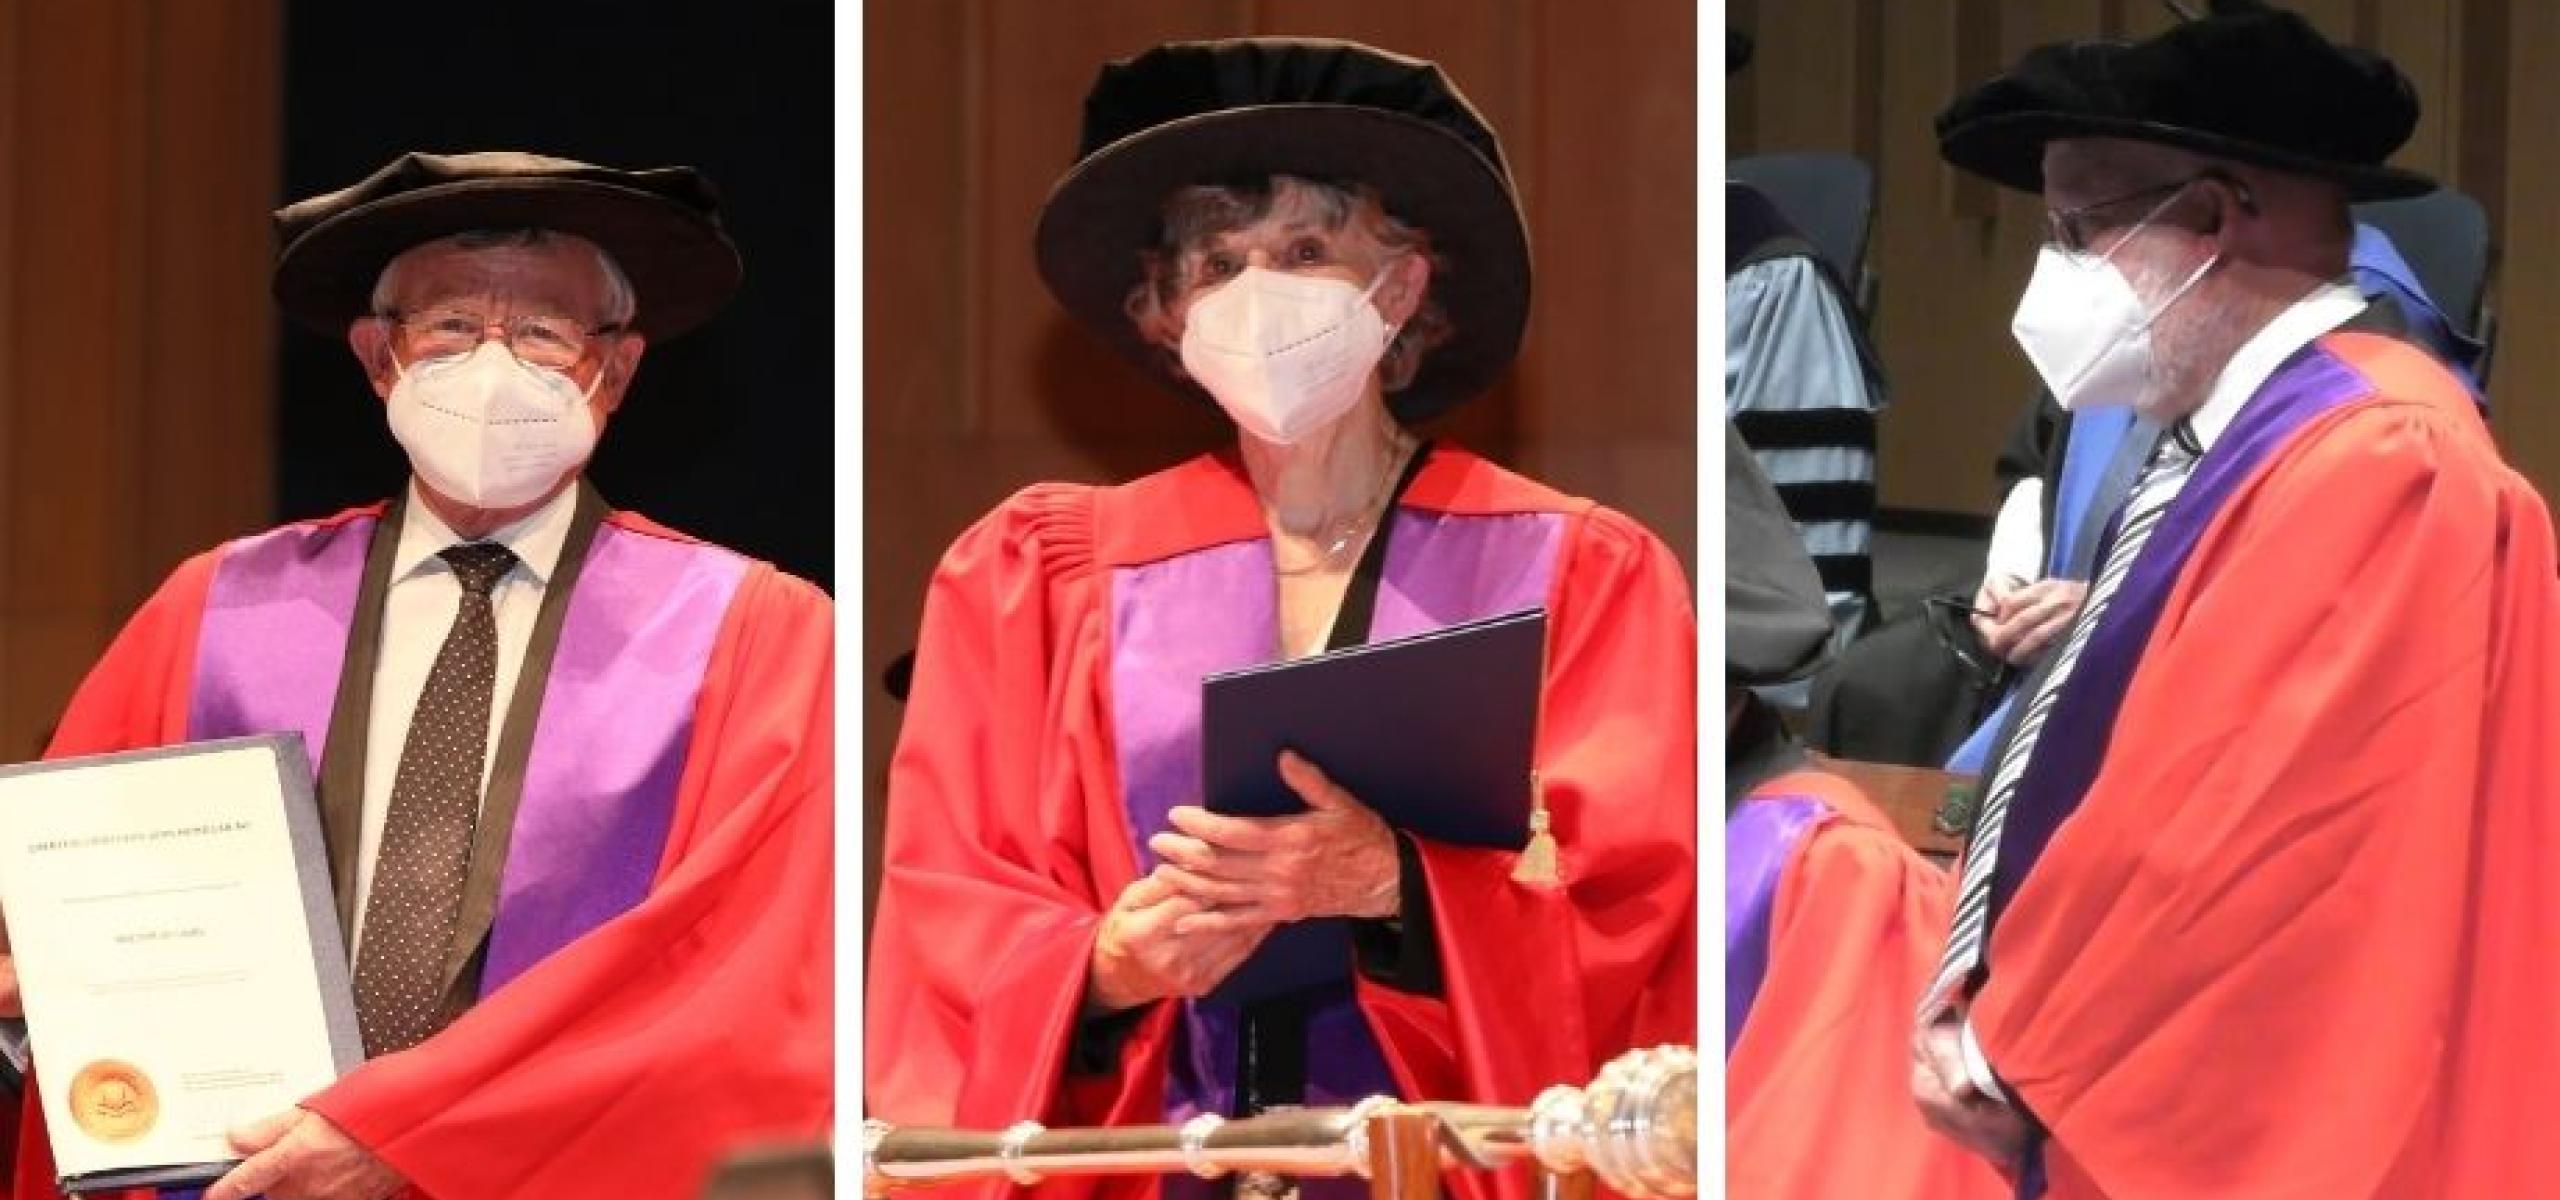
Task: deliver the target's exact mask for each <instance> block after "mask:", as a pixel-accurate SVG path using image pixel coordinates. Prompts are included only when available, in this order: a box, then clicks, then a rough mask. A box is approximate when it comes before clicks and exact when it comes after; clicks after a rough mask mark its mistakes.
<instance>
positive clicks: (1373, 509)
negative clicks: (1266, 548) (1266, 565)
mask: <svg viewBox="0 0 2560 1200" xmlns="http://www.w3.org/2000/svg"><path fill="white" fill-rule="evenodd" d="M1405 449H1406V447H1405V445H1404V441H1403V439H1402V438H1398V439H1396V440H1395V441H1394V442H1391V443H1389V445H1388V447H1387V461H1386V464H1385V466H1384V467H1383V468H1382V469H1381V470H1380V471H1379V477H1378V494H1377V495H1375V496H1372V497H1370V498H1369V503H1368V504H1367V505H1366V506H1364V507H1362V508H1361V509H1359V510H1358V511H1356V512H1354V513H1352V514H1351V515H1350V516H1348V517H1345V518H1344V519H1343V520H1342V522H1341V523H1340V524H1338V525H1336V526H1335V531H1334V535H1333V539H1332V540H1331V541H1328V542H1326V543H1325V546H1324V549H1322V550H1320V551H1317V552H1316V556H1315V557H1314V558H1313V559H1311V560H1309V561H1307V562H1303V563H1300V564H1298V565H1296V566H1293V567H1284V566H1280V565H1279V554H1278V552H1277V549H1278V548H1277V544H1276V543H1275V544H1274V552H1273V554H1272V570H1273V571H1274V572H1275V573H1277V574H1279V575H1282V576H1297V575H1306V574H1311V573H1313V572H1316V571H1320V570H1324V569H1326V568H1328V567H1332V566H1334V565H1335V564H1337V563H1339V562H1341V561H1342V557H1343V556H1344V555H1345V554H1348V553H1350V552H1351V549H1352V547H1353V546H1355V545H1358V544H1361V542H1362V540H1363V539H1362V535H1364V534H1366V533H1368V532H1369V530H1371V529H1372V528H1374V527H1376V525H1377V523H1378V520H1379V518H1380V517H1383V516H1385V515H1386V504H1387V495H1388V493H1390V492H1392V491H1394V490H1395V486H1396V476H1397V475H1399V474H1401V473H1402V472H1401V471H1400V470H1399V469H1398V468H1399V467H1400V466H1401V465H1402V463H1403V459H1404V455H1405Z"/></svg>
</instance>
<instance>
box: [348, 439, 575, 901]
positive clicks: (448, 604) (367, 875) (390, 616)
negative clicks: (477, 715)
mask: <svg viewBox="0 0 2560 1200" xmlns="http://www.w3.org/2000/svg"><path fill="white" fill-rule="evenodd" d="M577 506H578V489H577V487H576V486H574V485H572V486H570V487H565V488H562V489H560V494H559V495H557V496H554V497H552V498H551V499H550V500H549V501H547V502H545V503H544V504H543V506H542V507H541V508H538V509H536V510H534V511H533V512H532V513H530V514H528V515H526V516H524V517H522V518H520V519H518V520H517V521H516V522H515V523H513V524H511V525H507V526H505V527H503V528H501V529H499V530H498V531H497V532H495V533H492V534H490V535H489V536H488V537H487V538H486V539H483V540H486V541H491V542H499V543H503V544H504V545H505V546H506V547H507V549H509V550H512V551H514V552H515V556H516V563H515V565H514V566H512V567H509V568H507V573H506V574H505V575H502V576H500V577H499V578H498V583H497V586H496V587H495V588H494V589H492V590H491V592H490V593H489V601H490V606H491V607H492V608H493V609H494V610H495V611H496V614H497V618H498V685H497V690H496V691H495V692H494V693H493V694H492V696H491V702H490V705H489V749H488V753H487V755H486V756H485V757H484V758H483V759H482V760H481V768H480V770H481V775H480V778H481V781H482V786H483V788H484V789H485V788H486V786H487V780H488V777H489V776H488V770H489V762H490V760H492V759H494V758H496V757H497V751H498V730H499V729H500V728H502V727H503V726H504V725H505V723H506V719H507V701H508V699H509V698H510V697H512V696H513V695H514V694H515V686H516V676H517V675H518V674H519V673H520V672H521V671H522V670H523V668H524V652H525V646H526V644H527V643H529V642H531V641H532V640H533V622H534V618H535V617H536V616H537V615H539V614H540V613H541V611H542V595H543V590H544V588H545V587H546V586H547V585H548V584H549V583H550V580H551V576H552V572H553V571H554V570H555V569H556V568H557V567H558V566H559V565H560V547H561V545H562V544H563V543H564V542H566V541H568V538H569V519H570V517H571V516H572V515H573V514H574V513H575V512H576V511H577ZM404 512H405V513H406V517H405V519H404V520H403V521H402V523H401V526H400V547H399V550H398V551H397V552H396V553H395V555H394V556H393V558H392V561H391V582H390V585H389V587H387V588H386V589H385V591H384V595H383V600H382V641H381V644H380V654H379V658H378V661H377V663H376V665H375V668H374V676H373V706H372V713H371V715H370V716H369V717H368V718H367V720H366V723H365V749H364V815H363V822H362V825H361V832H360V833H359V835H358V837H357V841H356V923H355V930H354V931H353V933H352V936H353V938H354V940H355V944H358V945H360V944H361V942H362V938H363V930H364V912H365V902H366V901H367V900H368V899H369V898H370V897H371V896H372V894H373V868H374V859H375V857H376V856H378V855H379V854H380V853H381V852H382V826H383V822H384V820H385V819H386V818H387V817H389V815H390V813H391V783H392V780H393V778H394V777H396V776H397V775H398V774H399V772H400V751H401V748H402V747H403V746H405V745H406V744H407V743H408V740H409V721H410V718H412V717H414V716H415V715H416V714H417V711H418V694H419V693H420V692H422V691H424V690H425V688H426V686H427V673H428V672H429V671H430V670H432V669H434V667H435V663H436V652H437V651H438V650H440V649H442V648H443V647H444V638H445V634H446V633H447V632H448V631H450V630H451V629H452V628H453V618H454V614H455V613H456V612H457V611H458V610H459V608H460V607H461V603H462V585H461V584H460V583H458V582H456V581H455V579H454V576H453V568H452V567H451V566H448V565H447V564H446V563H445V561H444V559H442V558H440V557H438V555H439V554H440V553H441V552H442V551H443V550H444V549H445V548H446V547H448V546H451V545H453V544H454V543H456V542H460V541H463V540H465V539H464V538H463V537H462V536H461V535H459V534H456V533H455V532H453V530H452V528H451V527H450V526H447V525H446V524H445V523H444V521H443V520H442V519H441V518H439V517H437V516H436V514H435V512H434V510H432V509H429V508H428V507H427V505H426V501H425V500H424V499H423V498H421V497H420V496H419V495H418V487H417V484H416V483H415V482H414V481H412V482H411V483H410V485H409V500H408V503H407V504H406V505H405V506H404ZM483 799H484V800H485V796H484V797H483Z"/></svg>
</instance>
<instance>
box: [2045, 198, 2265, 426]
mask: <svg viewBox="0 0 2560 1200" xmlns="http://www.w3.org/2000/svg"><path fill="white" fill-rule="evenodd" d="M2128 240H2130V239H2128ZM2111 253H2112V252H2111ZM2221 261H2222V256H2221V255H2220V254H2219V253H2216V254H2215V255H2214V256H2213V257H2211V258H2208V259H2206V260H2205V261H2204V265H2202V266H2200V267H2197V268H2196V269H2195V272H2194V273H2193V274H2191V275H2189V276H2187V281H2186V282H2185V283H2182V284H2179V285H2178V290H2177V291H2175V292H2173V293H2171V294H2170V296H2169V299H2168V300H2167V301H2166V302H2164V303H2163V304H2161V305H2160V307H2159V308H2157V309H2155V310H2152V311H2149V312H2145V311H2144V310H2143V307H2142V297H2141V296H2140V295H2139V294H2137V293H2135V291H2134V290H2133V285H2132V284H2131V283H2128V282H2126V281H2125V277H2124V273H2123V272H2122V271H2118V270H2116V268H2115V264H2114V263H2112V262H2110V261H2108V260H2107V258H2104V257H2092V256H2089V255H2075V254H2072V253H2070V252H2068V251H2066V250H2063V249H2061V248H2059V247H2056V246H2050V245H2048V246H2046V247H2045V248H2044V249H2042V250H2041V251H2038V252H2037V254H2036V271H2035V275H2034V277H2033V278H2031V279H2029V280H2028V281H2027V292H2026V295H2024V296H2022V297H2020V298H2019V300H2018V312H2017V316H2016V317H2014V318H2013V319H2012V320H2011V321H2010V322H2009V332H2010V334H2011V335H2012V336H2014V337H2016V338H2017V339H2018V347H2019V348H2020V349H2022V350H2024V351H2026V353H2027V361H2028V362H2031V363H2033V364H2035V368H2036V374H2037V375H2039V376H2042V377H2043V379H2044V384H2045V386H2046V387H2047V388H2050V389H2051V390H2052V391H2053V399H2054V402H2055V403H2057V404H2060V405H2061V406H2062V407H2063V408H2065V409H2069V410H2073V411H2079V410H2083V409H2092V408H2121V407H2125V406H2128V405H2132V404H2137V403H2140V402H2141V401H2142V400H2143V398H2144V397H2146V396H2148V395H2149V394H2150V392H2151V389H2152V385H2153V381H2154V378H2155V376H2156V374H2157V371H2158V364H2157V362H2156V358H2155V355H2154V352H2153V350H2152V346H2151V327H2152V325H2153V324H2154V323H2156V322H2158V321H2159V319H2160V316H2161V314H2162V313H2166V312H2168V311H2169V309H2170V308H2171V307H2173V306H2174V305H2176V304H2177V303H2178V301H2180V300H2183V299H2185V298H2186V295H2187V292H2188V290H2189V289H2191V288H2193V287H2195V285H2196V283H2197V281H2199V280H2201V279H2203V278H2204V275H2205V272H2207V271H2210V270H2212V269H2213V266H2214V264H2215V263H2218V262H2221Z"/></svg>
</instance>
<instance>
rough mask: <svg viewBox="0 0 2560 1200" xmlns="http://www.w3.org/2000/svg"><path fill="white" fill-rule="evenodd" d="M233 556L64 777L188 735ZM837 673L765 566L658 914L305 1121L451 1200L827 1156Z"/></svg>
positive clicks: (575, 955)
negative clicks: (741, 1155) (807, 1146)
mask: <svg viewBox="0 0 2560 1200" xmlns="http://www.w3.org/2000/svg"><path fill="white" fill-rule="evenodd" d="M361 511H365V510H360V512H361ZM348 515H350V516H352V515H358V514H348ZM339 519H340V520H343V519H346V518H345V517H343V516H342V517H341V518H339ZM606 519H607V520H608V521H611V522H616V523H619V524H621V525H623V526H624V527H626V528H629V529H634V530H639V531H644V532H646V533H648V534H651V535H655V536H661V537H670V538H681V535H678V534H674V533H671V532H669V531H666V530H664V529H662V528H660V527H657V526H654V525H652V524H650V523H649V522H647V521H646V520H645V519H643V518H639V517H637V516H634V515H631V514H626V513H615V514H612V515H610V516H609V517H607V518H606ZM221 554H222V550H220V549H217V550H214V551H211V552H208V553H206V554H203V555H200V556H198V557H196V558H194V559H191V560H189V561H188V562H187V563H185V564H184V565H182V566H180V567H179V568H178V570H177V571H176V573H175V574H173V575H172V576H171V577H170V578H169V580H168V581H167V582H166V583H164V584H163V585H162V586H161V588H160V590H159V591H158V593H156V594H155V595H153V596H152V597H151V598H150V600H148V601H147V602H145V603H144V605H143V607H142V609H141V611H140V612H138V613H137V614H136V615H135V616H134V618H133V620H132V622H131V623H130V624H128V625H127V626H126V627H125V629H124V631H123V632H122V633H121V634H120V635H119V636H118V637H117V638H116V640H115V642H114V644H113V645H111V646H110V647H109V648H108V650H107V653H106V656H105V657H104V658H102V659H101V660H100V661H99V663H98V665H97V666H96V668H94V669H93V670H92V671H91V672H90V674H89V677H88V679H87V680H86V681H84V682H83V683H82V684H81V686H80V690H79V692H78V693H77V694H76V695H75V696H73V698H72V701H71V705H70V707H69V709H68V710H67V711H66V712H65V713H64V714H63V718H62V722H61V725H60V727H59V729H58V730H57V732H56V733H55V736H54V741H53V745H52V747H51V749H50V750H49V751H48V756H49V757H64V756H70V755H79V754H93V753H104V752H109V751H118V750H131V749H139V748H144V747H150V746H160V745H167V744H170V743H173V742H177V741H182V740H184V739H185V736H186V730H187V715H188V698H189V694H190V687H189V685H190V672H191V670H192V669H193V667H194V664H195V662H196V655H195V647H196V634H197V630H198V626H199V624H200V622H201V620H202V618H203V615H204V611H205V599H206V595H207V591H208V588H209V586H210V583H211V581H212V579H213V576H214V572H215V568H216V566H217V563H218V560H219V557H220V555H221ZM833 661H834V614H833V605H832V604H831V602H830V601H829V600H828V599H827V597H826V596H825V595H824V594H823V593H821V592H819V591H818V590H817V589H815V588H813V587H811V586H809V585H808V584H807V583H805V582H803V581H800V580H798V579H794V578H792V577H790V576H788V575H785V574H782V573H780V572H778V571H776V570H774V569H773V568H772V567H770V566H768V565H765V564H761V563H759V564H755V565H754V566H752V567H751V568H750V569H749V571H748V573H747V575H746V577H745V578H744V580H743V581H742V582H741V583H740V584H739V588H738V591H737V593H736V595H735V598H734V599H733V601H732V602H731V605H730V608H729V609H728V611H727V613H726V615H725V617H724V618H723V621H722V625H721V628H720V631H719V634H718V640H717V641H716V642H715V643H714V646H713V650H712V656H711V660H710V664H709V668H708V670H707V672H706V673H705V675H704V678H703V684H702V689H701V693H700V699H699V701H698V704H697V707H696V708H695V711H694V725H693V729H692V733H691V735H690V736H691V740H690V743H689V746H688V748H687V751H686V758H685V765H684V772H683V777H682V782H681V783H680V784H679V785H678V793H677V800H676V808H675V816H674V822H673V824H672V826H671V827H670V828H669V830H668V833H667V843H666V849H665V853H664V857H663V859H662V861H661V862H660V864H659V867H658V873H657V877H656V882H655V884H654V885H653V886H652V889H651V891H650V893H649V895H648V896H647V898H646V899H645V900H643V901H641V902H640V903H639V904H638V905H637V906H636V907H634V908H632V909H630V910H628V911H626V912H624V913H623V914H621V915H620V916H618V917H615V918H613V919H611V920H609V921H607V922H606V923H605V924H603V925H601V926H599V927H597V928H596V929H594V930H593V931H592V932H590V933H588V934H587V935H586V936H584V937H582V938H580V939H578V940H577V941H575V942H573V943H571V944H570V945H569V946H568V947H567V948H566V949H564V950H562V951H560V952H559V953H556V954H554V955H552V956H550V957H549V958H547V959H545V960H543V961H542V962H541V963H539V964H538V965H536V966H535V967H533V968H532V969H531V970H530V971H528V972H527V973H526V974H524V975H522V976H520V977H518V978H516V979H515V980H513V981H512V982H510V983H509V984H507V985H506V986H505V987H503V988H501V989H499V990H498V991H497V992H495V993H494V994H492V995H490V996H489V997H487V998H486V999H484V1000H482V1001H481V1002H480V1003H479V1004H478V1005H476V1006H475V1007H473V1008H472V1009H470V1010H469V1011H468V1012H466V1013H465V1014H464V1015H463V1016H462V1017H461V1019H459V1020H458V1021H456V1022H455V1023H454V1024H453V1025H451V1026H450V1027H448V1028H446V1029H445V1030H444V1031H442V1032H440V1033H438V1034H436V1035H435V1036H434V1037H433V1038H431V1039H429V1040H428V1041H426V1042H424V1043H421V1044H420V1045H418V1046H416V1047H414V1048H412V1049H410V1050H407V1051H403V1052H401V1053H397V1054H390V1055H385V1056H382V1057H379V1058H375V1059H372V1060H370V1061H368V1062H366V1063H364V1064H363V1065H362V1066H359V1067H358V1068H357V1069H356V1070H355V1071H353V1072H351V1073H349V1074H348V1075H346V1076H345V1077H343V1078H341V1079H340V1080H339V1081H338V1082H337V1083H336V1084H334V1085H332V1086H330V1087H329V1088H327V1089H325V1090H323V1091H321V1092H320V1093H319V1094H317V1095H315V1096H313V1097H312V1098H310V1099H309V1100H308V1101H306V1102H305V1103H304V1105H303V1106H304V1107H305V1108H308V1109H310V1110H312V1111H314V1112H318V1113H321V1114H323V1115H325V1116H327V1117H328V1118H329V1119H330V1120H332V1121H335V1122H336V1123H337V1124H338V1125H339V1126H340V1127H341V1128H343V1129H345V1130H346V1132H347V1133H348V1134H349V1135H351V1136H352V1137H354V1138H355V1139H356V1140H357V1141H358V1142H361V1143H363V1144H364V1145H365V1146H366V1147H367V1148H368V1149H370V1150H372V1151H373V1152H374V1153H375V1154H377V1155H379V1156H380V1157H381V1158H382V1159H383V1160H384V1161H385V1162H387V1163H388V1164H390V1166H391V1167H393V1168H394V1169H395V1170H397V1171H399V1172H400V1174H401V1175H402V1176H403V1177H404V1178H406V1179H408V1180H409V1181H410V1183H411V1184H412V1185H413V1191H412V1194H414V1195H423V1196H428V1197H434V1198H436V1200H491V1198H505V1197H526V1198H532V1197H545V1198H558V1197H582V1196H594V1197H614V1198H617V1200H621V1198H630V1197H668V1198H670V1200H672V1198H676V1197H692V1196H695V1195H698V1194H699V1193H700V1191H701V1187H702V1184H703V1182H704V1181H705V1180H706V1179H707V1177H708V1174H709V1171H710V1170H711V1168H712V1167H713V1166H714V1165H716V1164H717V1162H718V1161H719V1160H720V1159H721V1158H722V1157H723V1156H725V1155H727V1154H729V1153H731V1152H733V1151H735V1150H736V1149H737V1148H738V1147H739V1145H740V1143H741V1142H748V1143H753V1142H761V1141H768V1140H779V1141H808V1140H815V1139H819V1138H823V1137H825V1136H827V1134H828V1132H829V1129H830V1126H831V1124H832V1121H833V1093H832V1083H831V1079H832V1072H833V1056H834V1051H833V1045H834V1034H833V1012H832V1009H833V999H832V997H833V994H834V981H833V957H832V946H833V938H834V908H833V891H832V889H833V870H834V865H833V857H834V832H833V830H834V820H833V809H832V805H833V793H834V746H833V731H832V725H833V712H834V693H833ZM38 1069H39V1070H41V1069H42V1064H39V1066H38ZM28 1095H29V1096H30V1097H32V1096H33V1095H34V1089H33V1088H32V1087H30V1088H29V1090H28ZM19 1117H20V1119H19V1121H18V1125H19V1128H18V1129H17V1130H16V1131H15V1133H16V1141H17V1143H18V1151H17V1155H18V1164H17V1168H18V1169H17V1171H16V1172H15V1178H14V1180H13V1183H14V1190H13V1191H12V1192H11V1193H10V1196H11V1197H12V1198H14V1200H51V1198H52V1197H54V1196H55V1195H56V1192H55V1189H54V1186H53V1173H54V1172H53V1162H52V1154H51V1150H50V1148H49V1146H48V1144H47V1142H46V1140H45V1132H44V1128H43V1123H42V1118H41V1115H40V1112H39V1110H38V1109H36V1107H35V1105H34V1103H33V1101H32V1100H30V1101H29V1103H28V1104H27V1106H26V1108H25V1109H24V1111H23V1112H22V1113H21V1114H19ZM132 1195H133V1196H134V1197H136V1198H140V1197H147V1196H148V1195H149V1193H148V1192H137V1193H133V1194H132Z"/></svg>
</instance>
